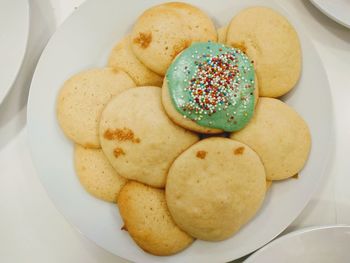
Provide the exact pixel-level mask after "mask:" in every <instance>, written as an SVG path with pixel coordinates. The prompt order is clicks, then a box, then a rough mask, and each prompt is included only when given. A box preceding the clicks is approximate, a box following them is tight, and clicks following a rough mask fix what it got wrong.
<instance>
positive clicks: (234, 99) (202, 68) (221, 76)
mask: <svg viewBox="0 0 350 263" xmlns="http://www.w3.org/2000/svg"><path fill="white" fill-rule="evenodd" d="M254 74H255V73H254V67H253V65H252V63H251V62H250V60H249V58H248V57H247V56H246V55H245V54H244V53H242V52H241V51H240V50H239V49H235V48H231V47H228V46H225V45H222V44H218V43H213V42H206V43H194V44H192V45H191V46H190V47H189V48H187V49H186V50H184V51H183V52H182V53H181V54H180V55H179V56H178V57H177V58H176V59H175V60H174V61H173V63H172V64H171V65H170V67H169V69H168V71H167V74H166V77H167V81H168V82H167V84H168V89H169V94H170V97H171V100H172V102H173V105H174V106H175V108H176V110H177V111H178V112H179V113H180V114H181V115H183V116H184V118H188V119H191V120H193V121H195V122H196V123H197V124H198V125H200V126H203V127H209V128H216V129H221V130H224V131H227V132H232V131H237V130H240V129H242V128H243V127H244V126H245V125H246V124H247V123H248V122H249V120H250V119H251V117H252V115H253V112H254V88H255V83H254Z"/></svg>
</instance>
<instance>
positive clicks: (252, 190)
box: [166, 137, 266, 241]
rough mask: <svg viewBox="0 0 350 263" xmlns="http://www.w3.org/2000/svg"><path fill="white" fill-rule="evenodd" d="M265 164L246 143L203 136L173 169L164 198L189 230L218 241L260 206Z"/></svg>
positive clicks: (179, 223)
mask: <svg viewBox="0 0 350 263" xmlns="http://www.w3.org/2000/svg"><path fill="white" fill-rule="evenodd" d="M265 192H266V179H265V170H264V166H263V164H262V162H261V161H260V158H259V156H258V155H257V154H256V153H255V152H254V151H253V150H252V149H250V148H249V147H248V146H247V145H245V144H243V143H240V142H237V141H233V140H230V139H227V138H218V137H216V138H215V137H211V138H209V139H204V140H201V141H200V142H198V143H196V144H194V145H193V146H191V147H190V148H189V149H188V150H186V151H185V152H184V153H182V154H181V155H180V156H179V157H178V158H177V159H176V160H175V161H174V163H173V165H172V166H171V167H170V169H169V174H168V178H167V184H166V200H167V204H168V208H169V211H170V214H171V215H172V217H173V219H174V221H175V223H176V224H177V225H178V226H179V227H180V228H181V229H183V230H184V231H185V232H186V233H188V234H189V235H191V236H193V237H195V238H198V239H203V240H209V241H218V240H223V239H226V238H228V237H230V236H232V235H233V234H235V233H236V232H237V231H238V230H239V229H240V228H241V227H242V226H243V225H244V224H246V223H247V222H248V221H249V220H250V219H251V218H252V217H253V216H254V215H255V214H256V213H257V211H258V210H259V208H260V206H261V204H262V202H263V200H264V196H265Z"/></svg>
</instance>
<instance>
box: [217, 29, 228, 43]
mask: <svg viewBox="0 0 350 263" xmlns="http://www.w3.org/2000/svg"><path fill="white" fill-rule="evenodd" d="M227 27H228V26H223V27H220V28H218V29H217V32H218V43H221V44H226V34H227Z"/></svg>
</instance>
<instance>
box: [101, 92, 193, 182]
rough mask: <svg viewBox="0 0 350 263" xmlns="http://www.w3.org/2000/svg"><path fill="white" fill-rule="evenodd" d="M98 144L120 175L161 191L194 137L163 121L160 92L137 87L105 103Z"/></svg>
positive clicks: (166, 119)
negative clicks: (177, 159) (172, 167)
mask: <svg viewBox="0 0 350 263" xmlns="http://www.w3.org/2000/svg"><path fill="white" fill-rule="evenodd" d="M100 140H101V146H102V149H103V151H104V153H105V154H106V156H107V158H108V159H109V161H110V163H111V164H112V166H113V167H114V168H115V169H116V170H117V171H118V173H119V174H120V175H122V176H124V177H126V178H128V179H132V180H136V181H139V182H142V183H145V184H148V185H151V186H154V187H164V185H165V180H166V175H167V172H168V169H169V167H170V165H171V163H172V162H173V161H174V160H175V158H176V157H177V156H178V155H179V154H180V153H181V152H183V151H184V150H185V149H187V148H188V147H189V146H191V145H192V144H193V143H195V142H196V141H198V136H197V135H196V134H193V133H191V132H189V131H186V130H184V129H182V128H180V127H178V126H176V125H175V124H174V123H173V122H172V121H171V120H170V119H169V118H168V117H167V115H166V114H165V112H164V109H163V107H162V104H161V89H160V88H158V87H140V88H137V89H130V90H128V91H126V92H123V93H122V94H120V95H119V96H117V97H115V98H114V99H113V100H111V101H110V102H109V103H108V105H107V106H106V108H105V109H104V111H103V113H102V116H101V122H100Z"/></svg>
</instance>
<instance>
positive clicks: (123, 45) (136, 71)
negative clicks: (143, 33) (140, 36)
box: [108, 37, 163, 87]
mask: <svg viewBox="0 0 350 263" xmlns="http://www.w3.org/2000/svg"><path fill="white" fill-rule="evenodd" d="M108 66H110V67H113V68H120V69H122V70H124V71H125V72H126V73H128V74H129V75H130V77H131V78H132V79H133V80H134V81H135V83H136V85H137V86H157V87H161V86H162V83H163V77H161V76H159V75H157V74H156V73H154V72H153V71H151V70H150V69H148V68H147V67H146V66H145V65H143V64H142V63H141V62H140V61H139V60H138V59H137V58H136V57H135V55H134V53H133V52H132V50H131V47H130V37H125V38H124V39H123V40H122V41H120V42H119V43H118V44H117V45H116V46H115V47H114V48H113V50H112V52H111V54H110V56H109V60H108Z"/></svg>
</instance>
